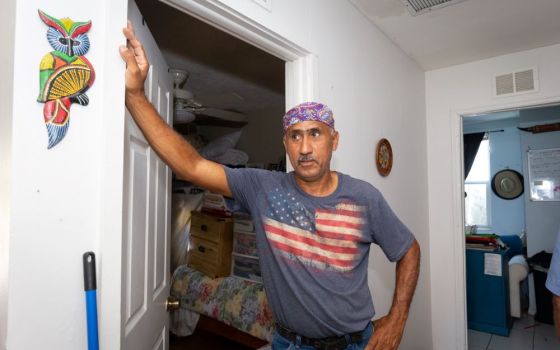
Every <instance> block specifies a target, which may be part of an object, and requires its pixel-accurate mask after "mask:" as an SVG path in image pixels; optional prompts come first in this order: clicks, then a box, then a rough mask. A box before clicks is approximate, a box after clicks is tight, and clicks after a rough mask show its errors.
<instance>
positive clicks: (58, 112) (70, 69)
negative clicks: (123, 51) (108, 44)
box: [37, 10, 95, 148]
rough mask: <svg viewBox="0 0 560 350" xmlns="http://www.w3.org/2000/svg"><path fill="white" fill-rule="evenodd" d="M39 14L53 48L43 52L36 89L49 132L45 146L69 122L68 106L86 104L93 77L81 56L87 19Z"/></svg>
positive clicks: (62, 133) (61, 135)
mask: <svg viewBox="0 0 560 350" xmlns="http://www.w3.org/2000/svg"><path fill="white" fill-rule="evenodd" d="M39 17H41V19H42V20H43V22H45V24H46V25H47V26H49V29H48V31H47V40H48V42H49V44H50V45H51V47H52V48H53V49H54V51H51V52H49V53H48V54H46V55H45V56H44V57H43V59H42V60H41V64H40V68H39V69H40V73H39V79H40V93H39V97H38V98H37V101H38V102H43V103H44V104H45V108H44V109H43V117H44V118H45V124H46V126H47V132H48V135H49V145H48V148H52V147H54V146H55V145H56V144H57V143H59V142H60V141H61V140H62V139H63V138H64V136H65V135H66V132H67V131H68V126H69V124H70V120H69V118H70V115H69V113H70V106H71V105H72V103H78V104H80V105H82V106H87V105H88V103H89V98H88V97H87V95H86V94H85V92H86V91H87V90H88V89H89V88H90V87H91V85H92V84H93V81H94V80H95V71H94V70H93V66H92V65H91V63H90V62H89V61H88V59H87V58H86V57H85V56H84V55H85V54H86V53H87V52H88V50H89V37H88V35H87V32H88V31H89V29H90V28H91V21H87V22H74V21H73V20H71V19H70V18H61V19H56V18H54V17H51V16H49V15H47V14H46V13H44V12H43V11H41V10H39Z"/></svg>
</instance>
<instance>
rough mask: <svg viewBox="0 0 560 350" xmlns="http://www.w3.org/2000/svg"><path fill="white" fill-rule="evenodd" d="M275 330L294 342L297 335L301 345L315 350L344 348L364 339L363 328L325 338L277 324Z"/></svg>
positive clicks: (338, 349) (339, 349) (296, 340)
mask: <svg viewBox="0 0 560 350" xmlns="http://www.w3.org/2000/svg"><path fill="white" fill-rule="evenodd" d="M368 326H369V325H368ZM366 329H367V327H366ZM276 331H277V332H278V334H280V335H281V336H283V337H284V338H286V339H288V340H289V341H291V342H293V343H296V344H297V342H298V337H299V339H300V341H301V345H305V346H312V347H314V348H315V349H317V350H343V349H346V348H347V347H348V345H350V344H354V343H359V342H361V341H362V340H363V339H364V332H365V329H364V330H362V331H359V332H354V333H348V334H345V335H341V336H333V337H326V338H308V337H304V336H302V335H299V334H297V333H296V332H294V331H292V330H290V329H288V328H286V327H284V326H282V325H279V324H276Z"/></svg>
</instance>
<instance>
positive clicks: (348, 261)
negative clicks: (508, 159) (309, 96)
mask: <svg viewBox="0 0 560 350" xmlns="http://www.w3.org/2000/svg"><path fill="white" fill-rule="evenodd" d="M124 34H125V36H126V37H127V39H128V48H125V47H121V49H120V51H121V56H122V57H123V59H124V60H125V61H126V64H127V70H126V106H127V108H128V110H129V111H130V113H131V115H132V116H133V118H134V120H135V121H136V123H137V124H138V126H139V127H140V128H141V130H142V132H143V133H144V135H145V136H146V139H147V140H148V142H149V143H150V145H151V146H152V147H153V149H154V150H155V151H156V152H157V153H158V154H159V155H160V157H161V158H162V159H163V160H164V161H165V162H166V163H167V164H168V165H169V166H170V167H171V168H172V169H173V171H175V173H177V174H178V175H179V176H180V177H181V178H184V179H187V180H189V181H191V182H193V183H195V184H197V185H199V186H202V187H204V188H207V189H209V190H211V191H213V192H216V193H220V194H223V195H225V196H228V197H234V198H235V199H236V201H238V202H239V203H240V204H241V205H242V206H243V207H244V208H245V209H247V210H248V211H249V212H250V213H251V214H252V217H253V220H254V221H255V227H256V231H257V245H258V250H259V257H260V259H261V260H260V264H261V270H262V271H261V272H262V278H263V283H264V286H265V289H266V293H267V297H268V302H269V304H270V306H271V309H272V311H273V313H274V317H275V320H276V323H277V330H276V333H275V335H274V338H273V343H272V347H273V349H288V348H294V347H297V348H302V349H356V348H357V349H376V350H377V349H383V350H386V349H396V348H397V347H398V345H399V343H400V341H401V338H402V334H403V332H404V327H405V322H406V319H407V318H408V313H409V309H410V303H411V301H412V296H413V294H414V290H415V288H416V283H417V280H418V274H419V264H420V248H419V246H418V243H417V241H416V239H415V238H414V236H413V235H412V233H411V232H410V231H409V230H408V228H407V227H406V226H405V225H404V224H403V223H402V222H401V221H400V220H399V219H398V218H397V216H396V215H395V214H394V213H393V211H392V210H391V208H390V207H389V205H388V204H387V202H386V201H385V199H384V198H383V196H382V195H381V193H380V192H379V191H378V190H377V189H376V188H375V187H373V186H372V185H370V184H368V183H366V182H364V181H361V180H357V179H354V178H352V177H350V176H348V175H345V174H342V173H340V172H335V171H331V169H330V161H331V157H332V153H333V151H335V150H336V148H337V147H338V141H339V134H338V132H337V131H336V130H335V128H334V118H333V113H332V111H331V110H330V109H329V108H328V107H327V106H326V105H324V104H321V103H315V102H307V103H302V104H300V105H298V106H296V107H294V108H292V109H290V110H289V111H288V112H287V113H286V114H285V115H284V118H283V125H284V139H283V141H284V146H285V148H286V152H287V154H288V157H289V159H290V162H291V164H292V166H293V168H294V171H293V172H290V173H280V172H271V171H265V170H258V169H229V168H225V167H223V166H222V165H220V164H217V163H214V162H211V161H208V160H206V159H204V158H202V157H201V156H200V155H199V154H198V153H197V151H196V150H195V149H194V148H193V147H192V146H191V145H189V144H188V143H187V142H186V141H185V140H184V139H183V137H181V136H180V135H178V134H177V133H175V132H174V131H173V129H171V128H170V127H169V126H168V125H167V124H165V122H163V120H162V119H161V118H160V117H159V116H158V114H157V112H156V110H155V109H154V108H153V106H152V105H151V104H150V102H149V101H148V100H147V99H146V97H145V94H144V80H145V79H146V76H147V73H148V69H149V64H148V61H147V58H146V56H145V54H144V51H143V48H142V46H141V44H140V42H139V41H138V40H137V38H136V37H135V36H134V33H133V30H132V27H131V26H130V25H129V26H128V27H127V28H125V29H124ZM371 243H375V244H377V245H379V246H380V247H381V249H382V250H383V252H384V253H385V255H386V256H387V258H388V259H389V260H390V261H397V267H396V286H395V292H394V297H393V304H392V306H391V309H390V311H389V314H388V315H386V316H384V317H381V318H379V319H377V320H376V321H375V323H374V324H373V325H372V323H371V322H370V320H371V319H372V318H373V317H374V315H375V311H374V307H373V302H372V297H371V295H370V291H369V287H368V283H367V281H368V280H367V271H368V257H369V251H370V246H371Z"/></svg>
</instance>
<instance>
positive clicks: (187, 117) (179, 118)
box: [173, 109, 196, 124]
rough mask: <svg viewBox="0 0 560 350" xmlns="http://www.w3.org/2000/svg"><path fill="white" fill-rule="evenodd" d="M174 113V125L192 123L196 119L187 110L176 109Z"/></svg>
mask: <svg viewBox="0 0 560 350" xmlns="http://www.w3.org/2000/svg"><path fill="white" fill-rule="evenodd" d="M174 112H175V113H173V123H174V124H185V123H190V122H192V121H194V120H195V119H196V115H195V114H194V113H192V112H189V111H187V110H185V109H176V110H175V111H174Z"/></svg>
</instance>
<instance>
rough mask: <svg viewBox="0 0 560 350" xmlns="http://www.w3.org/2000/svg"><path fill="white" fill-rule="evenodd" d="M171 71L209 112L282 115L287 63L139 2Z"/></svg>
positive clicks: (149, 1)
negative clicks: (182, 74)
mask: <svg viewBox="0 0 560 350" xmlns="http://www.w3.org/2000/svg"><path fill="white" fill-rule="evenodd" d="M136 3H137V5H138V7H139V9H140V12H141V13H142V15H143V16H144V20H145V21H146V23H147V25H148V28H149V29H150V31H151V32H152V35H153V36H154V38H155V40H156V42H157V44H158V46H159V48H160V50H161V52H162V54H163V56H164V58H165V60H166V61H167V63H168V65H169V67H170V68H176V69H183V70H185V71H187V72H189V74H190V76H189V78H188V80H187V82H186V84H185V85H184V88H185V89H188V90H189V91H191V92H193V93H194V95H195V100H197V101H198V102H201V103H203V104H204V105H206V106H207V107H215V108H222V109H227V110H232V111H237V112H242V113H246V114H250V113H254V112H256V111H262V110H263V109H275V110H278V109H279V110H280V111H283V110H284V103H285V99H284V90H285V89H284V82H285V73H284V66H285V62H284V61H282V60H281V59H279V58H277V57H274V56H272V55H270V54H268V53H266V52H264V51H261V50H259V49H257V48H255V47H254V46H251V45H249V44H247V43H245V42H244V41H241V40H239V39H237V38H235V37H233V36H231V35H229V34H226V33H224V32H222V31H220V30H218V29H216V28H214V27H212V26H210V25H208V24H206V23H204V22H202V21H200V20H197V19H195V18H194V17H192V16H189V15H187V14H184V13H182V12H180V11H178V10H175V9H174V8H172V7H170V6H168V5H165V4H163V3H161V2H159V1H157V0H136Z"/></svg>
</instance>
